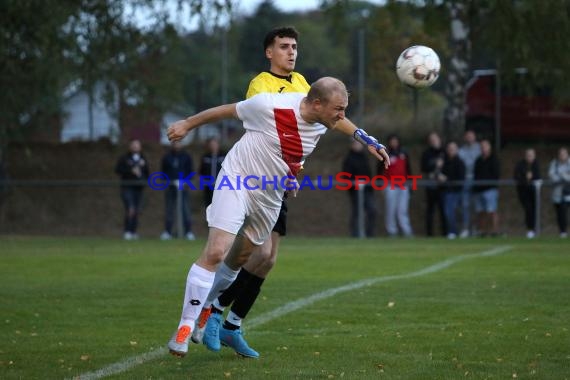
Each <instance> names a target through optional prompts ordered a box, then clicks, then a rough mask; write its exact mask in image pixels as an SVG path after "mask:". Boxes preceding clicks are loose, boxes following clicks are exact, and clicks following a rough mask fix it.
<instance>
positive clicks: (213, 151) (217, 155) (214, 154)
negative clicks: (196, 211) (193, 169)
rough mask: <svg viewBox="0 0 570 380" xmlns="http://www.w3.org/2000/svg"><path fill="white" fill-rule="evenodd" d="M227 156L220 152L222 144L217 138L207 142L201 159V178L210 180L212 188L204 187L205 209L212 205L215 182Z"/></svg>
mask: <svg viewBox="0 0 570 380" xmlns="http://www.w3.org/2000/svg"><path fill="white" fill-rule="evenodd" d="M225 157H226V154H225V153H224V152H222V151H221V150H220V142H219V140H218V139H217V138H216V137H211V138H209V139H208V140H207V141H206V153H205V154H204V155H203V156H202V158H201V159H200V176H202V177H204V178H210V179H211V180H212V181H211V183H212V186H208V185H206V186H204V207H208V206H209V205H210V203H212V197H213V195H214V182H215V181H216V177H217V176H218V173H219V172H220V170H221V169H222V162H223V161H224V158H225Z"/></svg>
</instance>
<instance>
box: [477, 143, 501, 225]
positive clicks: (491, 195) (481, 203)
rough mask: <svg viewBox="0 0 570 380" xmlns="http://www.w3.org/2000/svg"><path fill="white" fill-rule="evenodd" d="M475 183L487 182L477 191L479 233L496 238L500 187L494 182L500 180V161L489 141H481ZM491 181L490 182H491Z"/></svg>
mask: <svg viewBox="0 0 570 380" xmlns="http://www.w3.org/2000/svg"><path fill="white" fill-rule="evenodd" d="M474 173H475V175H474V179H475V181H476V182H477V181H487V183H479V184H476V185H475V187H474V190H475V211H476V212H477V222H478V227H479V233H481V234H482V236H486V235H489V234H490V235H491V236H496V235H497V234H498V231H499V214H498V213H497V208H498V203H499V186H498V184H496V183H493V182H494V181H497V180H498V179H499V175H500V167H499V160H498V159H497V157H496V155H495V154H494V153H493V151H492V149H491V143H490V142H489V140H482V141H481V156H479V157H478V158H477V160H476V161H475V171H474ZM489 181H490V182H489Z"/></svg>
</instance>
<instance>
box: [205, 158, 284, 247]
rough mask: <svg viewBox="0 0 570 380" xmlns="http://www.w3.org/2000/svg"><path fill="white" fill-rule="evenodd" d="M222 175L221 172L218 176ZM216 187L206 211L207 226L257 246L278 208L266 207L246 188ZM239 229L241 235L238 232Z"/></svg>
mask: <svg viewBox="0 0 570 380" xmlns="http://www.w3.org/2000/svg"><path fill="white" fill-rule="evenodd" d="M223 175H226V174H225V171H224V170H223V169H222V171H221V172H220V173H219V175H218V179H219V178H220V176H223ZM217 185H218V181H216V188H215V191H214V196H213V198H212V203H211V204H210V205H209V206H208V208H207V209H206V220H207V221H208V227H215V228H219V229H220V230H223V231H226V232H229V233H231V234H235V235H237V234H238V232H239V233H240V234H241V235H244V236H245V237H247V238H248V239H249V240H250V241H251V242H252V243H253V244H255V245H261V244H263V242H264V241H265V240H267V239H268V238H269V235H270V234H271V230H272V229H273V226H274V225H275V223H276V222H277V218H278V217H279V211H280V209H281V207H276V208H273V207H268V206H267V205H263V204H262V203H261V202H259V201H258V200H256V198H255V196H254V192H253V191H252V190H247V189H240V190H235V189H230V188H228V187H220V188H218V186H217ZM240 230H241V232H240Z"/></svg>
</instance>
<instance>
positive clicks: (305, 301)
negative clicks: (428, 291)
mask: <svg viewBox="0 0 570 380" xmlns="http://www.w3.org/2000/svg"><path fill="white" fill-rule="evenodd" d="M510 249H512V247H511V246H499V247H495V248H492V249H489V250H487V251H483V252H480V253H476V254H466V255H461V256H455V257H451V258H449V259H447V260H443V261H440V262H439V263H435V264H433V265H430V266H429V267H426V268H423V269H420V270H417V271H415V272H410V273H404V274H397V275H392V276H382V277H375V278H369V279H366V280H361V281H356V282H352V283H350V284H347V285H343V286H339V287H337V288H332V289H327V290H325V291H322V292H319V293H315V294H313V295H311V296H309V297H305V298H300V299H298V300H296V301H292V302H289V303H287V304H285V305H283V306H280V307H278V308H277V309H273V310H272V311H269V312H267V313H264V314H261V315H260V316H258V317H256V318H252V319H250V320H249V321H248V323H247V326H248V328H249V329H252V328H255V327H257V326H260V325H262V324H264V323H267V322H269V321H271V320H273V319H276V318H279V317H282V316H284V315H286V314H289V313H292V312H293V311H295V310H299V309H301V308H303V307H305V306H309V305H311V304H313V303H315V302H318V301H321V300H324V299H327V298H330V297H332V296H334V295H336V294H339V293H344V292H349V291H351V290H356V289H360V288H363V287H365V286H371V285H375V284H379V283H383V282H388V281H394V280H402V279H408V278H414V277H420V276H425V275H427V274H431V273H435V272H439V271H440V270H442V269H445V268H448V267H450V266H452V265H454V264H456V263H459V262H461V261H464V260H469V259H474V258H478V257H488V256H496V255H500V254H502V253H505V252H507V251H509V250H510ZM167 352H168V350H167V349H166V347H161V348H157V349H155V350H152V351H149V352H146V353H144V354H140V355H136V356H131V357H129V358H126V359H124V360H122V361H120V362H117V363H114V364H110V365H108V366H106V367H103V368H101V369H98V370H96V371H93V372H86V373H84V374H82V375H78V376H76V377H74V378H73V379H77V380H96V379H101V378H103V377H107V376H111V375H116V374H118V373H122V372H126V371H128V370H130V369H131V368H134V367H136V366H137V365H139V364H143V363H145V362H148V361H151V360H154V359H158V358H159V357H161V356H163V355H166V354H167Z"/></svg>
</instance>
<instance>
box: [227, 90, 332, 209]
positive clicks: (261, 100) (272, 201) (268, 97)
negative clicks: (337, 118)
mask: <svg viewBox="0 0 570 380" xmlns="http://www.w3.org/2000/svg"><path fill="white" fill-rule="evenodd" d="M305 96H306V94H302V93H285V94H272V93H261V94H258V95H255V96H253V97H251V98H249V99H247V100H244V101H242V102H239V103H238V104H237V114H238V117H239V119H240V120H242V121H243V126H244V128H245V129H246V133H245V134H244V135H243V136H242V137H241V139H240V140H239V141H238V142H237V143H236V144H235V145H234V146H233V148H232V149H231V150H230V151H229V152H228V155H227V156H226V158H225V160H224V162H223V164H222V165H223V167H224V170H225V172H226V173H228V175H233V176H238V175H239V176H240V177H241V178H242V179H243V178H244V177H245V176H248V175H255V176H257V177H259V178H265V183H266V185H265V186H262V185H263V181H262V180H260V181H258V182H255V181H253V180H252V181H249V182H248V183H249V184H250V185H253V184H254V182H255V183H256V184H257V185H259V186H260V189H259V191H253V195H254V196H255V197H256V198H257V199H258V200H259V201H261V202H263V204H264V205H265V206H270V207H280V206H281V199H282V196H283V192H284V191H283V189H282V188H281V187H282V186H277V188H275V186H273V185H267V181H268V180H271V179H272V178H273V177H277V180H278V181H279V184H281V179H282V178H283V177H285V176H287V175H291V174H292V175H294V176H296V175H297V173H298V172H299V170H300V168H301V166H302V165H303V162H304V161H305V158H306V157H307V156H308V155H309V154H311V152H312V151H313V150H314V149H315V147H316V145H317V142H318V141H319V139H320V137H321V136H322V135H323V134H324V133H325V132H326V131H327V128H326V127H325V126H324V125H322V124H319V123H314V124H310V123H307V122H306V121H304V120H303V118H301V114H300V105H301V101H302V100H303V98H304V97H305Z"/></svg>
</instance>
